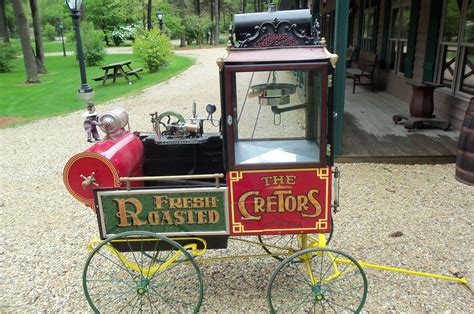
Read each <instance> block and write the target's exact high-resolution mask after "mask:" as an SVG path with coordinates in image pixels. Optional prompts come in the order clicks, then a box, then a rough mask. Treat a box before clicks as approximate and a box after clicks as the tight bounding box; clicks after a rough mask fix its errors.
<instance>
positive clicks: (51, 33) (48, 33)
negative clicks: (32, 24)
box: [43, 24, 57, 41]
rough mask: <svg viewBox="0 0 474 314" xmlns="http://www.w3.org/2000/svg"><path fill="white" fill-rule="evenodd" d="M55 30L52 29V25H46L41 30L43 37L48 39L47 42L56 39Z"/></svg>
mask: <svg viewBox="0 0 474 314" xmlns="http://www.w3.org/2000/svg"><path fill="white" fill-rule="evenodd" d="M56 34H57V33H56V29H55V28H54V26H53V25H51V24H46V25H45V26H44V28H43V35H44V36H45V37H46V39H48V40H49V41H53V40H55V39H56Z"/></svg>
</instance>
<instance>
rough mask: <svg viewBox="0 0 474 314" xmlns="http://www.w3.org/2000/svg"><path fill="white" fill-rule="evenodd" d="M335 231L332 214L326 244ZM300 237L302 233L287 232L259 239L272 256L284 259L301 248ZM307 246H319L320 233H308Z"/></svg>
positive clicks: (259, 237)
mask: <svg viewBox="0 0 474 314" xmlns="http://www.w3.org/2000/svg"><path fill="white" fill-rule="evenodd" d="M333 231H334V221H333V219H332V216H331V232H329V233H326V234H325V235H326V245H328V244H329V242H330V241H331V239H332V233H333ZM298 237H301V235H296V234H286V235H268V236H258V241H259V242H260V243H261V244H262V248H263V249H264V250H265V252H267V253H268V254H271V255H272V257H274V258H276V259H277V260H279V261H282V260H284V259H285V258H286V257H287V256H288V255H291V254H293V253H294V252H297V251H299V250H301V249H302V248H301V244H300V241H299V240H298ZM307 241H308V242H309V243H307V244H308V245H307V247H311V246H313V247H314V246H318V244H319V235H318V234H308V235H307Z"/></svg>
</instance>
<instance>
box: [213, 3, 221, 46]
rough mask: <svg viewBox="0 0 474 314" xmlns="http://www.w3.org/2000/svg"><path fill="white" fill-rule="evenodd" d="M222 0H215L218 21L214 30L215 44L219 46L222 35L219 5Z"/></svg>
mask: <svg viewBox="0 0 474 314" xmlns="http://www.w3.org/2000/svg"><path fill="white" fill-rule="evenodd" d="M220 2H221V1H220V0H214V20H215V21H216V22H215V24H216V25H215V26H216V28H215V30H214V45H215V46H218V45H219V35H220V29H219V27H220V25H219V22H220V20H219V13H220V12H219V5H220Z"/></svg>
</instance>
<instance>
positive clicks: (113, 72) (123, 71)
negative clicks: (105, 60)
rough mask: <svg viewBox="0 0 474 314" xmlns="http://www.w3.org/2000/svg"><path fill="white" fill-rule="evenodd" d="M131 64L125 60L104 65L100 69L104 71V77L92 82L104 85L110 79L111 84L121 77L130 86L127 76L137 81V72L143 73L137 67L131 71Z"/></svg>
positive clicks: (138, 77)
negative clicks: (133, 77)
mask: <svg viewBox="0 0 474 314" xmlns="http://www.w3.org/2000/svg"><path fill="white" fill-rule="evenodd" d="M131 63H132V61H130V60H127V61H122V62H117V63H112V64H107V65H104V66H102V67H101V69H102V70H104V71H105V73H104V75H102V76H99V77H95V78H94V79H93V80H94V81H102V85H105V82H106V81H107V80H109V79H112V83H115V80H116V79H117V77H123V78H124V79H126V80H127V82H128V84H129V85H132V81H130V79H129V76H132V75H134V76H135V77H136V78H137V79H138V80H139V79H140V76H139V75H138V72H141V71H143V68H142V67H139V68H136V69H132V67H131V66H130V64H131ZM124 67H126V68H124Z"/></svg>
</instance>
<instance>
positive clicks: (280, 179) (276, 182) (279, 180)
mask: <svg viewBox="0 0 474 314" xmlns="http://www.w3.org/2000/svg"><path fill="white" fill-rule="evenodd" d="M273 184H274V185H280V184H285V177H284V176H273Z"/></svg>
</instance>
